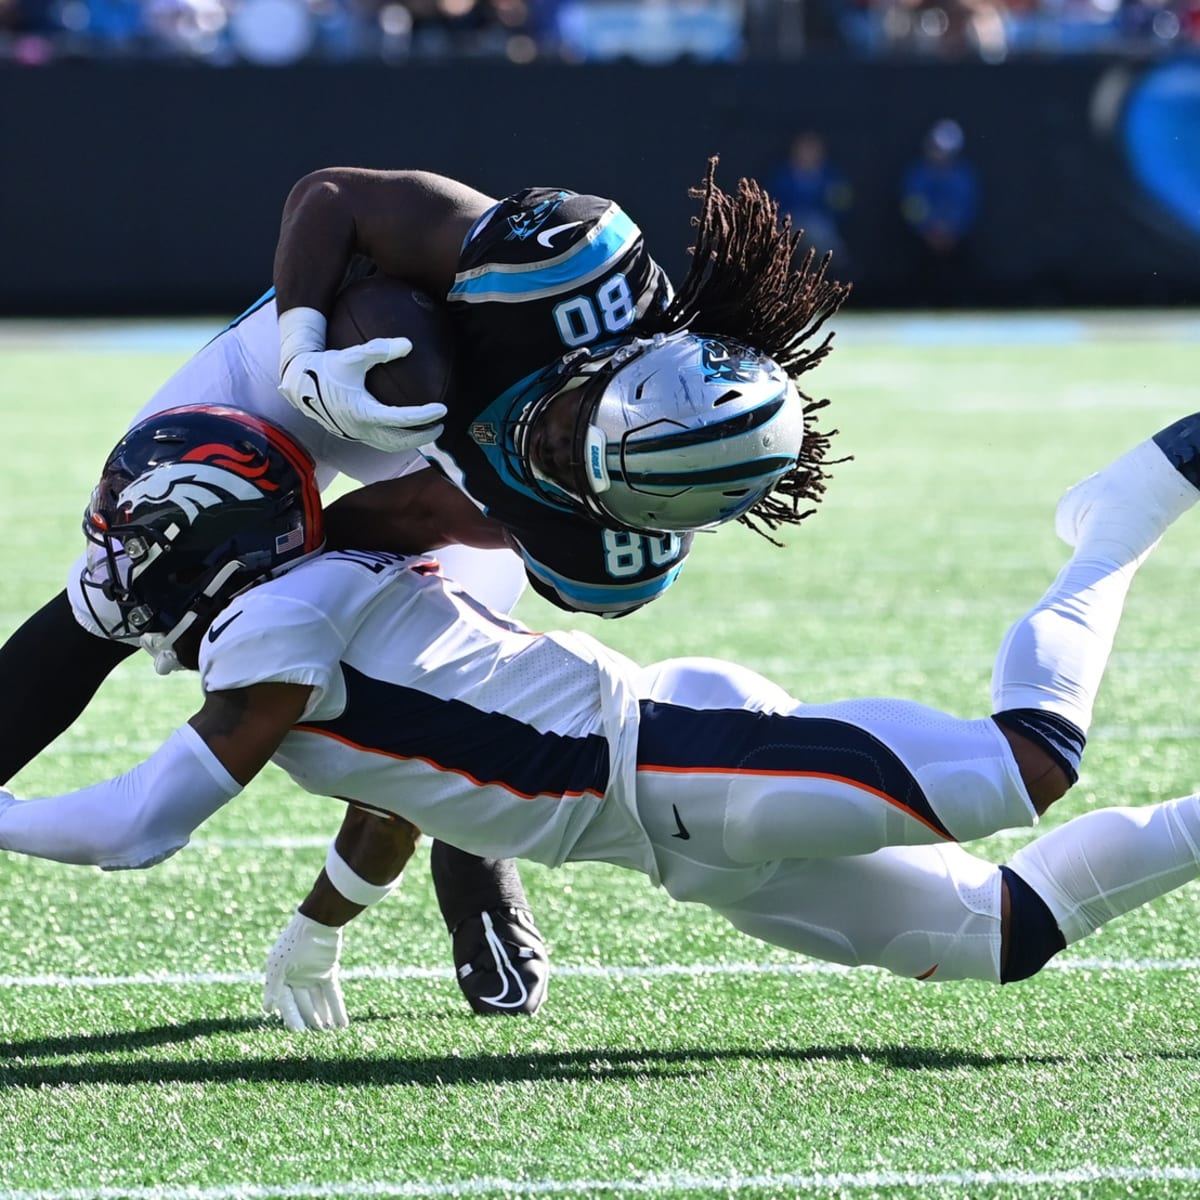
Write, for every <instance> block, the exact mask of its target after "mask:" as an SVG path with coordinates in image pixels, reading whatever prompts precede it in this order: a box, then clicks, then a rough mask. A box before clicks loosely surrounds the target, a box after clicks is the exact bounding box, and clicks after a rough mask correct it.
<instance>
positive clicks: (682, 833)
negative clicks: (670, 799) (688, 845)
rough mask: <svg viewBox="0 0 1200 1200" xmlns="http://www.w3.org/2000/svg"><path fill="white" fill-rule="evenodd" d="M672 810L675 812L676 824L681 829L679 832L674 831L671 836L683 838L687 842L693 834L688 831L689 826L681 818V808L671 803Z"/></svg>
mask: <svg viewBox="0 0 1200 1200" xmlns="http://www.w3.org/2000/svg"><path fill="white" fill-rule="evenodd" d="M671 812H672V813H674V814H675V826H676V828H677V829H678V830H679V832H678V833H673V834H671V836H672V837H677V838H682V839H683V840H684V841H685V842H686V841H687V840H688V838H690V837H691V836H692V835H691V834H690V833H688V831H687V826H686V825H685V824H684V823H683V822H682V821H681V820H680V819H679V809H677V808H676V807H675V805H673V804H672V805H671Z"/></svg>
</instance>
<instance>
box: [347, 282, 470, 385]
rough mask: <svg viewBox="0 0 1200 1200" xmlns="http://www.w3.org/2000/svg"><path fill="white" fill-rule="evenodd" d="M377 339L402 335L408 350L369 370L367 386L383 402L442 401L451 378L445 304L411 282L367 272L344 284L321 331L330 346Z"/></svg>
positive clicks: (451, 353)
mask: <svg viewBox="0 0 1200 1200" xmlns="http://www.w3.org/2000/svg"><path fill="white" fill-rule="evenodd" d="M377 337H406V338H408V339H409V341H411V342H412V345H413V348H412V350H411V351H410V352H409V353H408V354H407V355H406V356H405V357H404V358H397V359H393V360H392V361H391V362H390V363H381V364H380V365H379V366H377V367H372V368H371V369H370V370H369V371H368V372H367V381H366V382H367V390H368V391H369V392H370V393H371V395H372V396H374V397H375V399H376V400H378V401H379V402H380V403H381V404H388V405H391V406H393V407H396V408H407V407H409V406H410V405H414V404H433V403H435V402H439V401H440V402H442V403H446V397H447V396H449V395H450V391H451V388H452V386H453V377H454V343H453V337H452V334H451V328H450V318H449V315H448V314H447V313H446V310H445V308H444V307H443V306H442V305H440V304H438V303H437V301H435V300H433V299H432V298H430V297H429V296H427V295H426V294H425V293H424V292H422V291H421V290H420V289H419V288H415V287H413V286H412V284H409V283H405V282H404V281H403V280H400V279H392V278H391V277H390V276H387V275H371V276H368V277H367V278H366V279H360V280H358V281H357V282H355V283H352V284H350V285H349V286H348V287H346V288H343V289H342V291H341V292H340V293H339V294H338V297H337V301H336V302H335V303H334V306H333V312H332V313H330V316H329V326H328V329H327V330H326V334H325V344H326V345H327V346H328V347H329V349H331V350H342V349H344V348H345V347H346V346H357V345H359V344H360V343H361V342H369V341H370V340H371V339H372V338H377Z"/></svg>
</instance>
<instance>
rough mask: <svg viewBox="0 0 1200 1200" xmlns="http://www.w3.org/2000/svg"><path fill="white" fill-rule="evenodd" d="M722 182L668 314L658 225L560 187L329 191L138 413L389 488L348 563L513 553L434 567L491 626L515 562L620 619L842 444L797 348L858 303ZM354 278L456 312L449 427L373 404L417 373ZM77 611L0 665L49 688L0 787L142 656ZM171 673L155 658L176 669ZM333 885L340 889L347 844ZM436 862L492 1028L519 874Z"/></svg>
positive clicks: (768, 212)
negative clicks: (831, 440) (383, 374)
mask: <svg viewBox="0 0 1200 1200" xmlns="http://www.w3.org/2000/svg"><path fill="white" fill-rule="evenodd" d="M714 165H715V164H710V168H709V172H708V177H707V178H706V180H705V184H704V187H703V189H701V191H700V192H698V193H697V195H699V196H700V197H701V199H702V205H701V212H700V216H699V218H698V221H697V225H698V230H697V236H696V247H695V263H694V266H693V269H692V271H691V272H690V273H689V275H688V277H687V278H686V279H685V280H684V283H683V285H682V287H681V288H680V291H679V295H678V296H676V297H674V298H673V291H672V288H671V286H670V283H669V281H668V280H667V278H666V275H665V274H664V272H663V271H662V269H661V268H660V267H659V266H658V264H657V263H656V262H655V261H654V259H653V258H651V256H650V254H649V251H648V249H647V247H646V244H645V240H644V238H643V237H642V234H641V231H640V230H639V229H638V227H637V226H636V225H635V224H634V222H633V221H632V220H631V219H630V218H629V216H628V215H627V214H626V213H624V212H623V211H622V210H621V208H620V206H619V205H617V204H615V203H614V202H613V201H611V200H608V199H605V198H602V197H597V196H587V195H580V194H578V193H575V192H569V191H566V190H563V189H553V188H551V189H546V188H530V189H525V190H524V191H521V192H518V193H515V194H514V195H512V196H510V197H508V198H506V199H503V200H497V199H494V198H493V197H490V196H485V195H483V194H482V193H480V192H478V191H475V190H474V189H472V188H470V187H468V186H466V185H464V184H462V183H459V182H457V181H455V180H450V179H446V178H444V177H442V176H437V175H432V174H429V173H427V172H420V171H366V170H358V169H351V168H332V169H327V170H323V171H318V172H315V173H313V174H312V175H309V176H306V177H305V178H304V179H302V180H301V181H300V182H299V183H298V184H297V185H296V187H295V188H294V189H293V191H292V193H291V195H290V196H289V199H288V202H287V205H286V207H285V211H284V214H283V220H282V226H281V232H280V237H279V245H278V248H277V254H276V271H275V283H276V288H277V290H278V296H276V294H275V293H276V289H272V290H271V291H269V292H267V293H266V294H265V295H264V296H263V297H262V298H261V299H260V301H258V302H257V303H256V304H255V305H253V306H251V308H250V309H248V310H247V311H246V312H245V313H243V314H242V315H241V316H240V317H238V318H237V319H236V320H235V321H233V322H232V323H231V324H230V325H229V326H228V327H227V328H226V329H225V330H223V331H222V332H221V333H220V334H218V336H217V337H215V338H214V339H213V340H212V341H211V342H210V343H209V344H208V345H207V346H206V347H205V348H204V349H203V350H202V351H201V352H200V353H199V354H197V355H196V356H195V357H194V358H193V359H192V360H191V361H190V362H189V363H187V364H186V365H185V366H184V367H183V368H182V369H181V370H180V371H179V372H178V373H177V375H176V376H174V377H173V378H172V379H171V380H170V381H168V383H167V384H166V385H165V386H164V387H163V388H162V389H160V391H159V392H158V393H157V394H156V395H155V396H154V397H153V398H152V400H151V401H150V403H149V404H148V405H147V406H146V407H145V408H144V409H143V410H142V412H141V413H140V414H139V417H144V416H147V415H149V414H150V413H152V412H155V411H159V410H162V409H164V408H169V407H171V406H173V405H178V404H185V403H201V404H232V405H233V406H235V407H237V408H239V409H242V410H244V411H246V412H248V413H252V414H255V415H257V416H260V417H262V418H264V419H266V420H268V421H270V422H272V423H273V424H275V425H277V426H280V427H282V428H283V429H285V430H287V431H288V432H290V434H291V435H292V436H293V437H294V438H295V439H297V440H298V441H299V442H300V444H301V445H303V446H305V447H306V448H307V449H308V450H309V451H310V452H311V454H312V455H313V457H314V459H315V460H316V462H317V478H318V483H319V485H320V486H322V487H323V486H324V485H325V484H326V483H327V482H328V481H329V479H330V478H332V477H333V475H335V474H336V473H339V472H340V473H343V474H345V475H347V476H349V477H350V478H353V479H356V480H358V481H360V482H363V483H369V484H372V485H373V486H371V487H368V488H366V489H363V490H361V491H359V492H358V493H355V494H353V495H351V496H348V497H345V498H343V500H342V501H339V502H338V503H337V504H336V505H334V506H333V508H332V510H331V512H330V514H329V518H330V538H331V542H332V543H333V544H335V545H342V546H346V545H359V546H364V547H368V548H381V549H389V550H392V551H396V552H402V553H413V552H423V551H427V550H432V549H435V548H438V547H444V546H447V545H448V544H450V543H466V544H468V545H470V546H474V547H480V548H488V547H500V548H501V549H495V550H489V549H480V550H478V551H476V556H475V558H474V559H472V558H471V557H470V552H469V551H468V552H466V553H465V554H464V553H463V552H461V551H459V550H458V549H457V548H455V547H452V548H450V549H446V550H442V551H439V557H440V558H441V560H442V562H443V566H444V568H445V570H446V572H447V574H448V575H451V576H453V577H454V578H456V579H457V580H459V582H461V583H463V584H464V585H465V586H467V587H468V589H469V590H471V591H472V592H473V593H474V594H475V595H476V596H477V597H479V598H480V599H483V600H484V601H485V602H486V603H488V604H489V605H490V606H492V607H494V608H497V609H500V610H506V609H507V608H508V607H509V606H510V605H511V603H512V600H513V599H514V598H515V596H516V594H517V593H518V592H519V589H520V586H521V575H522V568H523V569H524V574H525V575H526V576H527V578H528V580H529V583H530V586H532V587H533V588H534V589H535V590H536V591H538V592H539V594H541V595H543V596H545V597H546V598H547V599H549V600H551V601H552V602H553V603H555V604H558V605H560V606H562V607H564V608H568V609H572V610H576V611H584V612H594V613H597V614H600V615H603V616H619V615H622V614H624V613H627V612H631V611H633V610H634V609H637V608H639V607H641V606H643V605H645V604H647V603H649V602H651V601H652V600H654V599H655V598H656V597H657V596H659V595H661V594H662V593H663V591H664V590H665V589H666V588H667V587H668V586H670V585H671V583H672V582H673V581H674V580H675V579H676V578H677V576H678V574H679V572H680V569H681V567H682V564H683V562H684V560H685V558H686V556H687V553H688V550H689V548H690V545H691V537H692V534H691V531H692V530H694V529H696V528H699V527H703V526H710V525H715V524H719V523H720V522H722V521H726V520H735V519H736V520H743V521H746V522H748V523H750V524H751V525H752V526H754V527H756V528H759V529H760V530H762V529H766V530H770V529H774V528H775V527H777V526H778V525H780V524H789V523H793V522H795V521H797V520H799V519H800V518H801V517H802V516H803V515H805V512H806V511H807V509H808V508H809V507H810V506H811V505H812V504H814V503H815V502H816V501H818V500H819V499H820V496H821V494H822V492H823V490H824V478H825V472H824V470H823V467H822V460H823V458H824V457H825V451H826V447H827V444H828V437H827V435H825V434H823V433H821V432H820V431H819V430H818V429H817V428H816V427H815V426H814V424H813V417H812V414H813V413H814V412H815V410H816V409H818V408H820V407H821V405H822V403H823V402H812V401H809V400H808V398H807V397H805V396H803V395H802V394H801V393H799V392H798V391H797V388H796V380H797V379H798V378H799V376H800V375H801V374H803V373H804V372H805V371H807V370H808V369H809V368H811V367H812V366H814V365H816V364H817V363H819V362H820V361H821V360H822V358H823V357H824V355H825V353H826V352H827V350H828V349H829V338H828V337H825V338H824V339H823V340H821V341H820V342H819V343H818V344H816V345H815V346H809V345H808V341H809V339H810V337H811V336H812V335H814V334H816V333H817V332H818V331H819V330H820V329H821V327H822V326H823V324H824V322H825V321H826V319H827V318H828V317H829V316H830V315H831V314H832V313H833V312H834V311H836V309H837V307H838V306H839V305H840V303H841V302H842V300H843V299H844V297H845V295H846V292H847V290H848V289H847V288H846V287H845V286H844V285H841V284H838V283H835V282H833V281H831V280H828V279H826V277H825V264H824V263H817V262H816V261H815V260H814V258H813V257H812V256H811V255H810V256H808V257H807V258H804V259H801V260H800V261H799V262H794V261H793V254H794V251H795V247H796V244H797V241H798V238H799V232H798V231H792V230H791V229H790V228H789V227H788V225H787V224H786V223H781V222H780V221H779V219H778V212H777V207H776V206H775V204H774V203H773V202H772V201H771V200H770V198H769V197H767V196H766V195H765V194H764V193H763V192H762V190H761V189H760V188H758V187H757V185H754V184H752V183H750V182H748V181H742V183H741V185H739V188H738V191H737V193H736V194H735V195H727V194H726V193H724V192H723V191H722V190H721V189H720V188H719V187H717V185H716V183H715V181H714V176H713V166H714ZM364 264H368V265H369V266H370V267H371V268H373V269H378V270H380V271H382V272H384V273H386V274H388V275H391V276H394V277H396V278H403V279H406V280H410V281H412V282H414V283H416V284H418V285H420V286H422V287H423V288H425V289H426V290H427V291H428V292H429V293H430V294H431V295H433V296H435V297H437V298H439V299H441V300H443V301H444V302H445V305H446V310H447V312H448V314H449V319H450V321H451V322H452V324H453V327H454V331H455V334H456V337H457V339H458V342H459V344H460V345H461V346H462V347H464V348H465V349H466V351H467V352H466V353H464V354H463V355H462V356H461V368H462V369H461V371H459V373H458V384H459V386H457V387H456V389H455V393H454V395H453V396H451V397H448V398H447V399H448V405H449V408H448V411H444V410H443V409H444V406H441V405H419V406H417V407H416V408H412V409H397V408H385V407H384V406H382V405H380V404H378V403H377V402H376V401H375V400H374V399H373V398H372V397H371V396H370V394H369V393H368V392H367V391H366V389H365V377H366V373H367V371H368V370H369V369H370V367H372V366H373V365H375V364H377V363H379V362H382V361H386V360H388V359H390V358H392V357H395V356H397V355H403V354H404V353H407V351H408V349H409V343H408V342H407V341H406V340H405V339H404V338H403V337H401V336H397V337H395V338H390V339H381V340H379V341H377V342H372V343H371V344H370V345H369V346H363V347H352V348H348V349H344V350H326V349H325V326H326V316H327V314H328V313H329V312H330V310H331V306H332V305H333V303H334V300H335V297H336V295H337V293H338V290H339V288H340V286H341V285H342V284H343V283H344V282H345V281H346V280H347V279H348V278H350V277H352V276H353V275H354V274H355V273H356V272H357V271H359V270H361V269H362V268H363V266H364ZM693 330H698V331H700V332H692V331H693ZM389 332H392V333H395V334H396V335H402V334H403V333H404V330H394V331H389ZM417 447H419V448H420V456H418V455H417V453H415V450H414V448H417ZM427 463H432V464H435V465H434V466H433V467H427ZM421 468H427V469H421ZM448 479H449V480H453V482H454V484H456V485H457V488H461V489H462V491H459V490H457V488H456V487H455V486H452V485H451V484H450V483H448V482H447V480H448ZM464 492H465V494H466V495H464ZM466 496H470V497H471V499H470V500H468V499H466ZM472 501H473V503H472ZM477 506H478V507H477ZM481 508H482V509H483V510H484V511H486V513H487V514H488V516H489V517H490V518H492V519H491V520H487V519H485V518H484V517H483V516H481V513H480V509H481ZM504 547H507V548H510V549H511V550H513V551H515V552H516V554H517V555H518V556H519V562H518V559H517V558H514V557H512V556H511V555H510V554H509V553H508V551H507V550H506V549H503V548H504ZM479 555H483V556H485V557H484V558H483V559H482V560H481V559H480V557H479ZM88 597H90V598H91V604H92V605H94V604H96V603H103V598H102V597H100V598H97V597H98V594H97V593H96V592H95V590H94V589H93V590H90V591H88V592H85V591H84V589H83V588H82V586H81V579H80V572H79V571H77V570H76V571H73V572H72V573H71V579H70V587H69V595H68V593H64V594H62V595H60V596H58V597H56V598H55V599H54V600H52V601H51V602H50V603H49V604H47V605H46V606H45V607H44V608H43V609H42V610H41V611H40V612H39V613H37V614H35V616H34V617H32V618H31V619H30V620H29V621H28V622H26V624H25V625H24V626H23V627H22V628H21V629H20V630H18V632H17V633H16V634H15V635H14V636H13V637H12V638H11V639H10V641H9V642H8V644H6V645H5V646H4V647H2V648H0V680H4V679H14V680H15V679H22V678H26V677H28V676H29V675H30V674H31V673H37V674H38V675H39V677H42V678H52V679H54V680H55V687H54V689H53V690H52V691H49V692H48V693H46V694H45V695H43V696H42V697H41V702H40V703H39V704H38V705H29V704H27V703H25V702H24V699H23V693H22V691H21V689H20V688H17V687H9V688H0V723H3V724H4V727H5V730H6V737H5V741H4V743H3V745H0V782H3V781H6V780H8V779H9V778H11V777H12V775H13V774H15V773H16V771H18V770H19V769H20V768H21V766H23V765H24V764H25V763H26V762H28V761H29V760H30V759H31V758H32V757H33V756H34V755H35V754H37V753H38V752H40V750H41V749H42V748H43V747H44V746H46V745H47V744H48V743H49V742H50V741H51V740H52V739H53V738H54V737H55V736H56V735H57V734H58V733H59V732H61V731H62V730H63V729H64V728H66V727H67V726H68V725H69V724H70V723H71V722H72V721H73V720H74V719H75V717H76V716H78V714H79V713H80V712H81V711H82V710H83V708H84V706H85V705H86V704H87V702H88V701H89V699H90V698H91V696H92V694H93V693H94V692H95V690H96V688H97V687H98V686H99V684H100V683H101V682H102V680H103V679H104V678H105V676H106V675H107V674H108V673H109V672H110V671H111V670H112V669H113V668H114V667H115V666H116V664H117V663H118V662H120V661H121V659H122V658H123V657H124V656H125V655H127V654H129V653H132V648H131V647H130V646H128V645H125V644H123V643H119V642H106V641H103V640H101V639H99V638H97V637H94V636H92V634H93V633H95V632H96V631H97V618H96V617H95V615H94V614H92V613H91V611H90V605H89V604H88V603H86V602H85V601H86V600H87V599H88ZM72 613H73V615H72ZM169 663H170V657H169V654H166V653H164V656H163V658H162V660H161V663H160V665H161V666H164V667H165V666H168V665H169ZM348 819H349V820H353V819H356V817H355V816H354V815H351V817H349V818H348ZM392 832H393V833H395V829H393V830H392ZM380 836H382V833H381V835H380ZM408 841H409V844H410V845H411V843H412V839H411V837H410V838H409V839H408ZM343 865H344V864H343ZM329 866H330V869H332V870H334V871H335V872H336V871H341V877H342V878H343V881H344V882H346V883H347V885H348V886H349V881H348V878H347V877H346V873H345V871H344V870H343V869H342V867H339V865H338V859H337V851H336V847H335V848H334V849H333V850H332V851H331V857H330V860H329ZM433 867H434V877H435V882H436V883H437V885H438V898H439V902H440V903H441V907H442V911H443V916H444V917H445V919H446V922H447V926H448V928H449V929H450V931H451V934H452V937H453V938H454V952H455V961H456V963H457V964H458V965H459V968H460V971H471V970H474V971H475V972H476V977H475V979H474V980H471V979H468V978H466V977H464V978H463V987H464V991H466V992H467V993H468V996H469V998H472V1000H473V1002H474V1001H475V1000H477V999H479V1000H481V1004H482V1006H483V1007H484V1008H487V1009H488V1010H489V1011H496V1010H497V1008H498V1007H499V1006H498V1005H497V1004H491V1003H489V1002H486V1001H483V1000H482V999H481V998H482V997H483V996H484V994H485V992H484V990H483V989H492V988H493V984H492V983H491V982H481V981H482V980H483V979H484V975H481V974H480V973H479V972H480V970H481V968H482V967H486V966H487V964H489V963H496V964H499V963H500V962H501V961H502V956H501V957H499V958H498V957H497V955H498V954H499V947H500V945H501V941H504V940H505V939H501V940H500V941H497V940H496V939H495V937H494V936H493V935H494V933H495V930H494V929H493V928H492V927H491V923H490V922H491V919H490V918H489V924H488V925H486V926H485V924H484V922H483V917H482V911H483V910H486V909H492V910H495V909H498V908H502V909H503V910H504V912H505V914H506V915H505V917H504V921H505V922H507V923H508V925H510V926H511V928H510V930H509V934H510V935H511V936H507V943H508V944H509V945H510V947H511V948H512V952H513V953H514V954H520V955H526V956H527V955H528V952H529V951H530V949H531V948H535V947H533V940H534V939H535V938H536V932H535V931H533V930H532V926H531V923H530V922H529V921H528V919H527V911H526V906H525V903H524V898H523V894H522V892H521V889H520V882H519V879H518V878H517V877H516V875H515V872H513V871H511V870H507V869H505V868H504V867H503V865H502V864H497V863H492V862H484V863H479V862H478V860H476V859H475V858H474V857H473V856H468V855H463V854H459V853H457V852H455V851H454V850H453V849H452V848H450V847H448V846H445V845H435V847H434V849H433ZM359 887H360V892H361V894H364V895H372V896H375V895H378V894H380V893H379V891H378V889H374V890H372V888H371V887H370V886H369V885H368V884H367V882H366V881H360V883H359ZM294 948H295V950H296V952H297V953H299V952H300V950H301V949H302V947H298V946H294ZM540 953H541V951H540V950H539V951H538V954H539V955H540ZM540 962H541V959H540V958H539V957H537V956H535V958H534V959H533V960H530V959H528V957H527V958H526V959H525V961H524V966H523V968H522V969H524V970H525V971H526V972H527V973H529V974H531V975H532V974H534V973H535V971H536V969H538V966H539V963H540ZM484 974H485V975H493V974H495V972H494V971H485V972H484ZM477 984H478V985H479V986H478V987H477V986H476V985H477ZM473 991H474V992H475V995H474V996H473V997H472V992H473ZM486 994H488V995H503V992H502V991H499V992H498V991H495V990H492V991H488V992H487V993H486ZM538 994H539V995H540V994H541V992H540V991H539V993H538ZM526 1006H527V1005H526Z"/></svg>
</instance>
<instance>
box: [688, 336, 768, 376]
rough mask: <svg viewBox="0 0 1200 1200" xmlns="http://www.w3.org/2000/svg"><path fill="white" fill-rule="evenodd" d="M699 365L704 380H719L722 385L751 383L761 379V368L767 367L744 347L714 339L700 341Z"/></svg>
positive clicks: (759, 356) (759, 357)
mask: <svg viewBox="0 0 1200 1200" xmlns="http://www.w3.org/2000/svg"><path fill="white" fill-rule="evenodd" d="M700 364H701V368H702V369H703V371H704V378H705V380H711V379H719V380H721V381H722V382H723V383H753V382H754V381H755V380H756V379H760V378H762V375H763V368H764V367H766V366H768V365H769V364H768V363H766V362H765V361H764V360H763V358H762V356H761V355H758V354H754V353H753V352H752V351H749V350H747V348H746V347H744V346H739V345H737V344H730V343H728V342H719V341H717V339H716V338H702V339H701V340H700Z"/></svg>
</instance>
